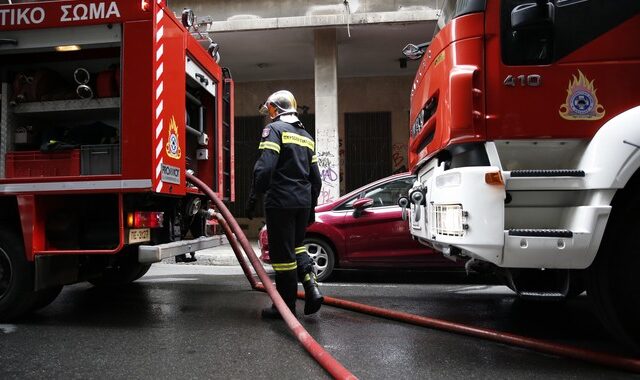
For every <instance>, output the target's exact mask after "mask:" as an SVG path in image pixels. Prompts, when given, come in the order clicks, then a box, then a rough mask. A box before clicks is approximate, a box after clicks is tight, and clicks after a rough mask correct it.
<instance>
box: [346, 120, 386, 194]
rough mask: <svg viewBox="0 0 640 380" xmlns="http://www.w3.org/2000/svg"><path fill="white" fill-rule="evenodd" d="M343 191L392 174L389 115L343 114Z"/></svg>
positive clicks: (348, 190)
mask: <svg viewBox="0 0 640 380" xmlns="http://www.w3.org/2000/svg"><path fill="white" fill-rule="evenodd" d="M344 126H345V128H344V133H345V145H344V147H345V189H346V191H347V192H350V191H351V190H355V189H357V188H358V187H360V186H362V185H366V184H367V183H369V182H372V181H375V180H377V179H380V178H383V177H386V176H388V175H390V174H391V172H392V166H391V112H365V113H345V115H344Z"/></svg>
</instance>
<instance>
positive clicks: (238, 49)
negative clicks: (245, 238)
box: [169, 0, 438, 236]
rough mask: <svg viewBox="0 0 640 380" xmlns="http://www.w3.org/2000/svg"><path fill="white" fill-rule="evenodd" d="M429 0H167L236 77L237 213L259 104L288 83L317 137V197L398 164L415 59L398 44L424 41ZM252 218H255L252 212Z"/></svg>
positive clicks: (324, 198)
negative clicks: (192, 19) (188, 15)
mask: <svg viewBox="0 0 640 380" xmlns="http://www.w3.org/2000/svg"><path fill="white" fill-rule="evenodd" d="M436 3H437V1H436V0H420V1H418V0H392V1H384V0H333V1H327V0H305V1H296V0H284V1H271V0H264V1H261V0H242V1H238V0H170V1H169V5H170V6H171V7H172V8H173V9H174V10H175V12H176V13H177V14H180V13H181V12H182V10H183V9H184V8H189V9H192V10H193V11H194V13H195V14H196V16H197V19H196V24H197V25H198V30H199V32H200V33H208V35H209V36H210V37H211V38H212V39H213V40H214V42H216V43H218V44H219V46H220V55H221V63H222V65H223V66H225V67H228V68H229V69H230V70H231V73H232V75H233V77H234V80H235V81H236V92H235V101H236V103H235V104H236V108H235V111H236V120H235V121H236V123H235V126H236V135H235V137H236V157H235V162H236V194H237V196H236V204H235V205H232V211H234V214H235V215H236V216H238V217H240V218H239V220H240V223H241V225H242V226H243V227H245V228H246V232H247V234H248V235H249V236H255V235H256V233H257V231H258V229H259V228H260V227H261V225H262V221H261V220H260V219H259V218H257V219H255V220H253V221H248V220H246V219H243V218H242V217H243V216H244V210H243V208H244V207H243V206H244V202H245V199H246V196H247V193H248V191H249V181H250V178H251V170H252V167H253V163H254V162H255V159H256V155H257V145H258V141H259V138H260V132H261V130H262V127H263V126H264V124H265V123H266V122H267V120H264V119H263V118H262V117H260V116H259V115H258V112H257V111H258V107H259V106H260V105H261V104H262V103H263V102H264V100H265V99H266V98H267V97H268V96H269V94H271V93H273V92H275V91H277V90H280V89H287V90H290V91H291V92H292V93H293V94H294V95H295V96H296V99H297V101H298V111H299V114H300V116H301V119H302V120H303V122H304V123H305V126H306V127H307V129H309V130H310V131H311V132H312V134H314V135H315V138H316V152H317V155H318V163H319V165H320V170H321V175H322V178H323V189H322V193H321V196H320V199H319V202H320V203H326V202H329V201H331V200H333V199H335V198H337V197H339V196H340V195H342V194H345V193H346V192H349V191H351V190H353V189H355V188H357V187H359V186H361V185H364V184H366V183H369V182H371V181H373V180H376V179H379V178H381V177H384V176H387V175H389V174H391V173H394V172H401V171H404V170H406V165H407V157H406V155H407V153H406V152H407V141H408V137H409V135H408V133H409V128H408V125H409V120H408V117H409V91H410V86H411V83H412V79H413V76H414V73H415V71H416V68H417V62H412V61H407V60H406V59H405V57H404V56H403V55H402V52H401V51H402V48H403V47H404V46H406V45H407V44H408V43H416V44H417V43H423V42H427V41H430V40H431V37H432V33H433V30H434V27H435V23H436V20H437V16H438V10H437V4H436ZM258 215H262V214H261V213H260V212H259V213H258Z"/></svg>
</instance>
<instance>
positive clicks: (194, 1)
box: [168, 0, 438, 21]
mask: <svg viewBox="0 0 640 380" xmlns="http://www.w3.org/2000/svg"><path fill="white" fill-rule="evenodd" d="M437 3H438V1H437V0H349V8H350V10H351V14H361V13H371V12H396V11H400V12H419V11H426V10H432V9H436V8H437ZM168 4H169V6H170V7H171V8H172V9H174V10H175V11H176V12H177V11H179V10H181V9H182V8H184V7H188V8H191V9H193V11H194V12H195V14H196V15H197V16H199V17H209V18H210V19H211V20H212V21H232V20H239V19H259V18H276V17H298V16H319V15H336V14H344V13H345V12H346V8H345V6H344V4H343V2H342V0H302V1H301V0H242V1H238V0H168ZM199 20H200V19H199Z"/></svg>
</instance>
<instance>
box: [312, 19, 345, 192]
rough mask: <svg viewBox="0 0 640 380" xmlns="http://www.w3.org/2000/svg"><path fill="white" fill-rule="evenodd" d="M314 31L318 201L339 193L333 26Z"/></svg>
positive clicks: (336, 81) (336, 79)
mask: <svg viewBox="0 0 640 380" xmlns="http://www.w3.org/2000/svg"><path fill="white" fill-rule="evenodd" d="M314 33H315V34H314V39H315V61H314V66H315V67H314V73H315V74H314V77H315V99H316V104H315V112H316V114H315V115H316V155H317V156H318V167H319V169H320V175H321V176H322V191H321V193H320V197H319V198H318V204H324V203H329V202H332V201H334V200H335V199H337V198H338V197H339V196H340V154H339V136H338V46H337V42H336V30H335V29H318V30H315V31H314Z"/></svg>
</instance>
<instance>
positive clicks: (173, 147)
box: [166, 116, 182, 160]
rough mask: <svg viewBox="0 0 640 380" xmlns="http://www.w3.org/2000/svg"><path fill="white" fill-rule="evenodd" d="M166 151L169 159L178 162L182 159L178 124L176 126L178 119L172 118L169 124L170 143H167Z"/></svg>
mask: <svg viewBox="0 0 640 380" xmlns="http://www.w3.org/2000/svg"><path fill="white" fill-rule="evenodd" d="M166 151H167V155H168V156H169V157H171V158H175V159H176V160H177V159H179V158H180V157H182V150H181V149H180V140H179V139H178V124H176V119H175V118H174V117H173V116H171V122H170V123H169V141H167V146H166Z"/></svg>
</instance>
